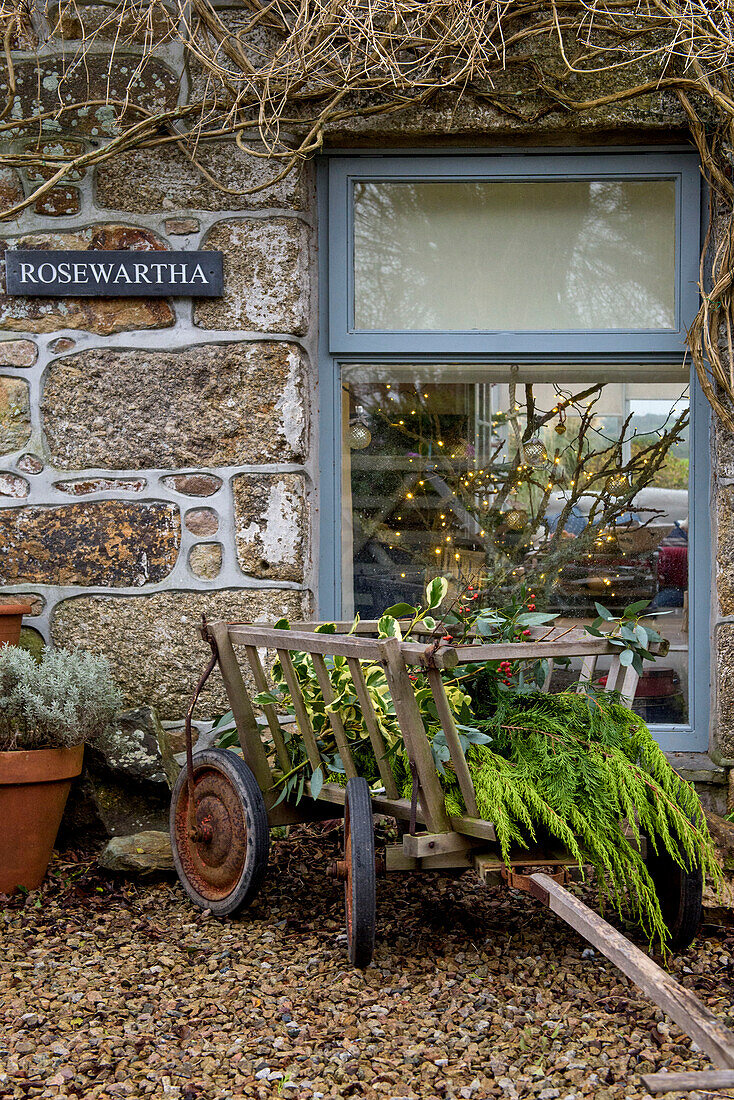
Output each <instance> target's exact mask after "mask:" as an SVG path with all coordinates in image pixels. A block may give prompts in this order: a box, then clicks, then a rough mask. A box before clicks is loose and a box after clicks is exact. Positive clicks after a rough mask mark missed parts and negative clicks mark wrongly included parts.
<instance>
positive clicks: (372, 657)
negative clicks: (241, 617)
mask: <svg viewBox="0 0 734 1100" xmlns="http://www.w3.org/2000/svg"><path fill="white" fill-rule="evenodd" d="M228 629H229V636H230V639H231V641H232V643H233V645H254V646H266V647H267V648H268V649H288V650H296V651H297V652H300V653H321V654H322V655H325V656H327V657H357V658H360V659H361V660H363V661H377V660H379V657H380V649H379V645H380V643H379V641H378V640H377V639H375V638H357V637H354V636H353V635H352V636H350V635H347V634H317V633H315V631H312V630H310V631H306V630H274V629H273V628H272V627H268V626H260V625H259V624H258V623H232V624H230V626H229V628H228ZM400 646H401V648H402V650H403V657H404V658H405V661H406V663H407V664H409V665H425V664H426V662H427V657H426V645H425V643H422V642H401V643H400ZM457 653H458V651H457V649H456V647H455V646H451V645H444V646H441V647H440V648H439V649H438V650H436V652H435V653H432V655H431V660H432V661H433V663H434V664H436V665H437V666H438V667H439V668H456V665H457V663H458V656H457Z"/></svg>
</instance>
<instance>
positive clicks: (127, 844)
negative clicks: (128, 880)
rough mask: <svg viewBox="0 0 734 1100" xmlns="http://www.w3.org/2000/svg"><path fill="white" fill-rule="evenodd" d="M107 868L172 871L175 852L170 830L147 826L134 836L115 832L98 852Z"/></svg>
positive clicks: (131, 870)
mask: <svg viewBox="0 0 734 1100" xmlns="http://www.w3.org/2000/svg"><path fill="white" fill-rule="evenodd" d="M99 865H100V867H104V869H105V870H106V871H124V872H128V873H133V874H139V873H140V872H145V871H172V870H173V856H172V855H171V841H170V838H169V835H168V833H163V832H159V831H158V830H156V829H148V830H146V831H145V832H143V833H135V834H134V835H133V836H113V837H112V839H111V840H108V841H107V843H106V844H105V846H104V848H103V849H102V851H101V852H100V855H99Z"/></svg>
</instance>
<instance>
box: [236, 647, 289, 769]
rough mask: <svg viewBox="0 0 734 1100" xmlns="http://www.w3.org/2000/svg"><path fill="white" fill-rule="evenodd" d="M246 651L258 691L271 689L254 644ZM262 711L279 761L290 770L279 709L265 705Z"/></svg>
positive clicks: (283, 767)
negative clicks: (279, 719) (279, 718)
mask: <svg viewBox="0 0 734 1100" xmlns="http://www.w3.org/2000/svg"><path fill="white" fill-rule="evenodd" d="M246 653H247V660H248V662H249V665H250V668H251V669H252V678H253V680H254V681H255V687H256V688H257V690H258V691H269V690H270V688H269V687H268V681H267V679H266V676H265V670H264V668H263V666H262V662H261V660H260V654H259V653H258V651H257V650H256V649H255V647H254V645H248V646H247V647H246ZM262 711H263V714H264V715H265V718H266V720H267V723H268V728H269V729H270V735H271V737H272V738H273V744H274V745H275V753H276V756H277V757H278V763H279V764H280V766H281V768H282V769H283V771H284V772H289V771H290V770H291V761H290V757H289V755H288V749H287V748H286V747H285V741H284V740H283V731H282V730H281V728H280V722H279V721H278V714H277V711H276V709H275V707H274V706H263V708H262Z"/></svg>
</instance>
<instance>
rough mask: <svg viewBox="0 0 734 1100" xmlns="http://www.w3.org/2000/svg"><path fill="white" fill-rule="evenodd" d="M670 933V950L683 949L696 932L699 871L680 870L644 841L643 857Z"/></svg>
mask: <svg viewBox="0 0 734 1100" xmlns="http://www.w3.org/2000/svg"><path fill="white" fill-rule="evenodd" d="M646 864H647V869H648V871H649V872H650V878H651V879H652V881H653V883H654V885H655V892H656V894H657V896H658V901H659V902H660V908H661V910H662V914H663V920H664V921H665V924H666V926H667V928H668V931H669V932H670V944H669V946H670V949H671V950H672V951H685V949H686V948H687V947H688V946H689V945H690V944H691V943H692V941H693V939H694V938H695V936H696V933H697V932H698V928H699V925H700V924H701V917H702V916H703V874H702V872H701V869H700V868H696V869H694V870H692V871H691V870H684V869H683V868H682V867H680V866H679V865H678V864H677V863H676V862H675V860H674V859H673V858H672V856H670V855H669V854H668V853H667V852H666V851H665V850H664V849H662V848H661V850H660V852H658V853H657V854H656V853H655V852H654V851H653V850H652V845H651V844H650V842H649V841H648V856H647V860H646Z"/></svg>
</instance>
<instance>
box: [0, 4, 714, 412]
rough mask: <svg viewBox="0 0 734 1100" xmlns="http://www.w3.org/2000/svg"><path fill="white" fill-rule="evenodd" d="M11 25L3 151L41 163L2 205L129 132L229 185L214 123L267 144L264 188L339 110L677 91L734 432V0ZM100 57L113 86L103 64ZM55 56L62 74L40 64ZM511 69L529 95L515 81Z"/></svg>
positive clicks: (390, 110) (134, 11)
mask: <svg viewBox="0 0 734 1100" xmlns="http://www.w3.org/2000/svg"><path fill="white" fill-rule="evenodd" d="M0 38H1V40H2V47H1V50H0V53H1V54H2V60H0V78H1V83H2V87H1V88H0V148H1V149H2V150H3V151H2V152H1V153H0V165H4V166H9V167H10V166H12V167H16V168H37V169H38V170H39V174H40V175H42V176H43V179H42V180H41V182H40V183H39V184H38V186H37V187H36V188H35V190H34V191H33V193H32V194H29V195H28V196H26V198H25V199H24V200H23V201H22V202H19V203H17V204H16V205H15V206H13V207H12V209H10V210H8V211H6V213H5V214H4V215H3V217H4V218H14V217H16V216H17V215H18V214H19V213H20V212H21V211H22V210H23V209H25V208H27V207H28V206H29V205H31V204H32V203H34V202H35V201H36V200H37V199H39V198H40V197H41V196H42V195H44V194H45V193H46V192H48V191H49V190H50V189H51V188H53V187H55V186H57V185H58V184H59V183H61V182H63V181H65V180H67V179H69V178H72V179H73V178H74V177H75V174H77V173H78V172H79V171H80V170H82V169H84V168H88V167H91V166H93V165H95V164H100V163H102V162H104V161H107V160H109V159H110V158H112V157H115V156H118V155H119V154H121V153H124V152H126V151H130V150H144V149H151V148H153V147H160V146H164V145H175V146H176V147H178V149H179V150H180V151H181V152H182V153H183V154H184V155H185V156H187V157H188V158H189V159H190V160H191V161H192V162H193V163H194V164H196V166H197V168H198V169H199V171H200V172H202V173H203V174H204V175H205V176H206V177H207V178H208V179H209V181H210V182H211V183H212V184H213V185H214V186H215V187H219V188H220V189H221V190H223V191H227V192H230V193H237V194H240V193H245V192H239V191H236V189H234V188H231V187H230V186H228V185H227V184H226V183H225V182H224V181H223V180H221V179H218V178H217V177H216V176H214V175H213V174H212V172H211V170H210V169H209V168H208V167H206V166H205V165H204V164H203V163H202V162H201V161H202V158H201V155H200V154H201V150H202V148H203V147H204V146H206V145H208V144H209V143H210V142H212V141H216V140H225V139H230V140H232V139H234V140H235V141H236V142H237V145H238V146H239V147H240V148H241V149H242V150H243V151H244V152H245V153H247V154H248V155H249V156H251V157H253V158H257V159H262V160H264V161H265V162H266V163H267V165H268V166H269V168H270V169H271V171H269V172H268V173H266V174H267V180H266V182H263V183H261V184H260V185H259V187H258V188H253V190H256V189H260V188H261V187H265V186H268V185H269V184H271V183H272V182H274V181H275V180H277V179H281V178H283V177H284V176H286V175H287V174H288V173H290V172H293V171H297V170H298V169H299V167H300V166H301V165H302V164H303V162H304V161H305V160H306V159H308V158H309V157H312V156H313V155H315V154H317V153H318V152H319V151H320V150H321V149H322V148H323V146H324V144H325V142H327V141H328V138H329V134H330V132H333V131H334V130H335V129H336V128H338V127H344V126H345V125H348V124H350V123H354V122H355V120H366V119H369V118H370V117H371V116H372V117H379V116H385V115H389V114H394V113H396V112H401V111H405V110H406V109H420V108H422V107H426V108H428V107H431V106H433V105H434V104H435V103H436V102H437V101H440V102H442V103H445V102H447V101H450V102H451V103H453V104H455V105H456V104H458V103H459V102H460V101H461V99H462V98H474V99H475V100H478V101H480V102H482V103H484V104H486V105H487V106H489V107H491V108H492V109H493V110H494V111H496V112H499V114H500V115H504V116H505V117H506V118H507V119H508V120H514V121H515V122H518V123H525V124H529V125H532V124H533V123H534V122H539V121H540V120H541V119H543V118H545V117H547V116H555V117H558V116H559V115H560V116H561V117H562V116H564V115H569V114H571V113H574V112H575V113H580V114H586V113H589V112H594V111H597V110H599V109H602V108H611V107H614V106H615V105H618V106H621V105H623V104H626V103H633V102H634V101H640V100H643V101H645V99H644V97H647V102H648V103H650V102H652V101H653V99H654V97H659V96H660V95H661V94H664V95H667V96H670V97H675V99H677V101H678V103H679V104H680V107H681V109H682V112H683V116H684V118H685V120H686V123H687V126H688V129H689V132H690V135H691V138H692V140H693V142H694V143H695V145H696V147H697V149H698V151H699V154H700V157H701V164H702V171H703V174H704V176H705V178H706V180H707V182H708V184H709V189H710V190H709V194H710V202H711V217H710V218H709V231H708V233H707V236H706V241H705V247H704V252H703V255H702V260H701V273H700V281H701V292H702V304H701V308H700V310H699V313H698V315H697V316H696V318H695V321H694V323H693V325H692V327H691V330H690V332H689V333H688V347H689V349H690V354H691V356H692V359H693V362H694V364H695V367H696V370H697V372H698V376H699V378H700V381H701V385H702V387H703V389H704V391H705V393H706V396H707V397H708V400H709V402H710V403H711V405H712V407H713V409H714V411H715V412H716V414H717V415H718V417H719V418H720V420H721V422H722V423H723V424H724V425H725V426H726V427H727V428H728V429H729V430H730V431H734V333H733V331H732V329H733V326H734V321H733V318H732V282H733V281H734V256H733V255H732V209H733V207H734V183H733V181H732V156H733V150H734V88H733V87H732V79H731V66H732V60H733V59H734V4H732V3H731V0H539V2H536V0H239V2H237V0H232V4H231V5H229V6H227V7H224V6H222V5H221V4H218V3H214V2H213V0H108V2H107V3H101V4H100V3H97V4H94V5H89V6H87V5H84V4H82V3H77V0H53V2H52V0H0ZM59 56H61V61H60V62H59V61H58V58H59ZM100 56H101V57H103V58H106V59H107V61H108V63H109V68H108V70H107V71H108V73H109V75H108V77H107V79H106V81H104V80H103V81H102V86H101V87H100V86H99V84H100V81H99V78H98V77H97V78H94V79H93V77H92V76H91V75H90V74H91V67H90V62H91V61H92V60H93V59H94V58H95V57H97V58H99V57H100ZM52 60H53V62H54V63H55V64H56V65H57V68H58V79H57V80H54V81H52V82H51V85H52V90H51V91H49V89H48V87H47V86H46V82H44V79H42V77H41V73H42V70H43V64H44V62H47V63H50V62H51V61H52ZM161 62H164V63H165V64H167V65H169V66H170V65H174V67H176V66H178V71H179V73H180V75H181V80H180V88H179V89H178V94H177V95H174V96H169V97H168V98H166V97H165V96H158V97H156V95H155V94H151V86H152V87H155V84H156V81H155V79H154V76H155V72H156V70H155V66H156V65H158V67H159V69H160V63H161ZM34 64H35V66H36V69H37V71H38V80H37V95H36V96H35V97H33V96H32V95H30V94H29V90H28V83H29V78H28V75H27V74H28V67H29V66H33V65H34ZM21 72H22V73H23V80H24V83H23V94H22V95H21V94H20V92H19V86H20V83H21ZM513 74H519V75H520V76H521V77H522V80H523V83H524V86H525V87H526V89H527V92H528V94H524V95H519V96H518V94H517V92H516V89H515V90H511V89H510V88H508V76H512V75H513ZM113 77H114V79H113ZM146 78H150V79H146ZM80 112H81V113H85V114H86V115H89V113H90V112H93V113H96V114H98V115H100V117H102V116H103V117H104V119H105V123H106V124H105V127H103V139H102V140H98V141H96V142H94V143H87V144H85V145H84V146H80V148H81V151H80V149H79V148H74V147H68V148H67V147H65V146H64V145H63V143H62V142H59V143H58V144H57V145H56V146H54V147H53V148H52V149H51V150H49V148H48V142H47V140H46V139H47V138H48V137H49V136H56V135H59V136H62V135H66V134H68V133H73V129H72V127H71V122H72V120H73V119H74V118H75V117H79V115H80ZM20 137H24V138H30V139H33V138H35V139H36V140H35V142H34V141H33V140H26V141H25V142H24V143H22V142H19V141H18V140H17V139H18V138H20ZM42 139H43V140H42ZM714 220H716V221H717V223H718V224H717V233H716V234H715V236H714V235H713V234H712V224H713V222H714Z"/></svg>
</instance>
